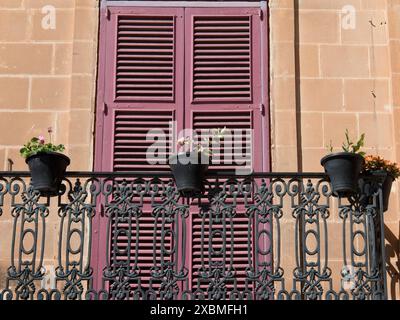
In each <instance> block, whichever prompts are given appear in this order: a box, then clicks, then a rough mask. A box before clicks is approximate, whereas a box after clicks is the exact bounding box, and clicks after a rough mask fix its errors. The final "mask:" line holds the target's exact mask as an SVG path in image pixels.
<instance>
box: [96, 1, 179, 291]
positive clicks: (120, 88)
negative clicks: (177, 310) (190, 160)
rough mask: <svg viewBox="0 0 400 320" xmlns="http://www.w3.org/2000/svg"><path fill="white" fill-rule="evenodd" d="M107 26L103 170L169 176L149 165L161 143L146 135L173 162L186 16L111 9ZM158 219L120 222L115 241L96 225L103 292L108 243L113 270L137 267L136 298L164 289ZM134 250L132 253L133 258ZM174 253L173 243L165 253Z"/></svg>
mask: <svg viewBox="0 0 400 320" xmlns="http://www.w3.org/2000/svg"><path fill="white" fill-rule="evenodd" d="M105 16H106V15H105ZM103 19H104V20H105V21H104V24H105V26H106V27H104V26H103V28H104V29H105V30H104V32H105V34H106V35H105V36H104V35H103V39H104V38H105V41H103V43H102V45H103V49H105V52H103V53H101V56H100V59H101V65H100V78H102V79H103V81H104V86H105V87H104V88H100V90H99V91H100V92H101V91H104V96H101V95H100V93H99V95H100V96H99V100H100V101H101V100H102V101H103V102H104V104H102V103H101V102H99V106H98V109H99V110H102V111H103V112H98V117H99V118H100V119H98V120H97V123H98V127H97V129H99V128H100V129H102V130H98V134H99V135H98V136H97V139H96V143H97V146H96V151H97V152H98V153H97V154H101V156H100V157H99V156H97V161H96V170H99V171H114V172H126V171H139V172H150V171H169V166H168V164H167V162H164V163H161V164H156V165H154V164H150V163H148V159H146V151H147V149H148V147H149V146H150V145H152V144H153V143H154V142H155V141H156V140H157V135H154V139H148V138H149V137H146V135H147V133H148V130H149V129H152V128H157V129H162V130H163V131H164V133H165V136H166V140H167V141H166V142H167V148H165V154H166V158H167V157H168V155H169V154H170V152H171V147H172V133H173V132H172V130H171V121H177V129H178V130H179V129H181V128H182V127H183V89H184V88H183V63H182V61H183V54H184V51H183V46H180V45H179V44H181V43H183V9H177V8H164V9H159V8H140V7H137V8H133V7H111V8H109V14H108V17H107V18H104V17H103ZM102 59H103V60H102ZM100 81H101V80H100ZM101 86H102V85H100V87H101ZM150 138H152V136H150ZM151 211H152V209H151V208H150V206H149V205H144V207H143V213H142V215H141V217H139V218H136V217H135V218H133V220H132V221H131V222H130V223H125V224H124V223H123V222H119V223H118V224H116V223H115V219H114V220H113V223H112V225H111V231H110V236H109V237H110V238H109V239H106V238H107V228H108V226H107V225H106V223H107V221H106V220H107V219H104V218H101V219H99V217H97V218H98V223H99V225H98V228H99V235H98V237H99V239H100V241H99V242H95V244H94V248H93V252H94V258H95V259H99V260H100V261H98V268H97V269H96V271H95V272H96V275H95V278H96V282H97V288H100V287H101V275H102V270H103V268H104V267H105V265H106V263H107V261H105V260H104V259H105V257H103V256H104V252H105V251H106V245H107V243H108V244H109V245H110V246H112V248H113V250H110V252H111V253H112V252H114V253H112V254H111V256H110V257H108V258H107V259H109V260H108V261H109V263H110V264H111V266H118V265H125V266H126V267H128V268H134V267H135V266H134V265H133V262H134V261H137V262H138V265H137V267H139V268H140V270H141V271H140V272H141V273H140V274H141V277H140V282H139V283H138V282H134V283H132V284H131V286H132V291H133V290H136V289H137V288H138V287H140V289H141V290H146V289H148V288H149V287H151V288H152V289H154V290H157V288H158V287H159V284H157V283H155V282H154V281H150V278H151V276H150V268H151V267H152V266H154V265H155V264H157V263H160V261H159V259H160V254H157V255H156V261H154V258H153V247H154V242H153V240H154V237H156V240H157V239H158V241H156V242H155V246H156V248H155V249H156V252H159V251H160V250H161V241H160V235H159V234H158V233H157V232H156V234H154V224H155V223H156V221H155V218H154V217H153V216H152V215H151ZM157 223H158V222H157ZM165 228H168V225H165ZM156 229H157V228H156ZM121 230H122V231H121ZM157 230H161V226H160V227H159V228H158V229H157ZM137 239H138V252H136V241H137ZM166 240H167V239H166ZM134 241H135V242H134ZM167 242H168V240H167ZM128 246H130V248H131V250H130V252H128V250H126V249H127V248H128ZM170 246H171V244H170V243H167V244H166V249H167V250H169V249H171V248H170ZM116 249H118V250H116ZM160 252H161V251H160Z"/></svg>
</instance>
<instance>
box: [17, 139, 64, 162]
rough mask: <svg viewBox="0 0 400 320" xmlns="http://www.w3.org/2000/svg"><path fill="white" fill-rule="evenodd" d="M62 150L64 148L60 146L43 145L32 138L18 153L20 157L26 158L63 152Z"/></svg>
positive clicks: (40, 141) (41, 141) (38, 140)
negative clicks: (46, 153)
mask: <svg viewBox="0 0 400 320" xmlns="http://www.w3.org/2000/svg"><path fill="white" fill-rule="evenodd" d="M64 150H65V147H64V145H62V144H59V145H54V144H52V143H44V140H40V139H39V138H37V137H33V138H32V139H31V141H29V142H28V143H27V144H25V145H24V146H23V147H22V148H21V149H20V150H19V152H20V154H21V156H22V157H24V158H28V157H30V156H32V155H34V154H37V153H40V152H63V151H64Z"/></svg>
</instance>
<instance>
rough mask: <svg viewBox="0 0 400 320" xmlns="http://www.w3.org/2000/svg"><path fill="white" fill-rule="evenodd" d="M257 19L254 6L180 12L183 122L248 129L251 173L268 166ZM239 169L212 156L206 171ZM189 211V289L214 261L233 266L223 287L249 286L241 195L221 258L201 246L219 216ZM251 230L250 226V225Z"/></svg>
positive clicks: (216, 226) (206, 242) (219, 224)
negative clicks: (182, 21) (183, 47)
mask: <svg viewBox="0 0 400 320" xmlns="http://www.w3.org/2000/svg"><path fill="white" fill-rule="evenodd" d="M261 17H262V15H261V14H260V11H259V9H248V8H212V9H211V8H190V9H186V10H185V32H186V33H185V41H186V52H185V57H186V59H187V61H188V64H186V66H185V67H186V69H185V77H186V79H187V81H186V82H185V88H186V94H185V126H186V127H190V128H193V129H194V130H196V131H199V130H201V129H212V128H223V127H227V128H228V129H243V130H245V129H252V130H253V131H252V134H251V139H252V145H251V150H249V151H250V157H251V160H252V169H253V171H255V172H260V171H263V170H268V168H269V166H268V154H267V153H266V150H265V149H266V148H265V146H266V145H268V141H266V140H265V137H266V136H267V135H266V134H265V130H266V129H267V127H266V122H267V121H266V119H265V118H264V114H265V111H264V107H263V102H264V99H265V97H263V94H264V92H263V91H262V90H261V85H262V82H263V80H265V83H264V85H266V79H265V78H264V79H263V78H262V77H263V76H265V73H264V72H263V71H262V70H264V68H263V66H262V63H263V62H265V61H262V60H261V59H262V57H263V56H265V55H266V51H262V50H263V48H262V45H261V44H262V39H261V33H262V28H263V22H262V21H261ZM263 98H264V99H263ZM234 147H235V149H234V152H238V151H241V150H242V149H243V147H244V145H234ZM213 151H214V153H215V152H219V150H213ZM238 167H240V166H238V165H236V164H228V163H224V162H222V163H215V161H214V160H213V161H212V165H211V166H210V171H219V172H221V171H222V172H223V171H230V172H232V171H233V170H234V169H237V168H238ZM229 201H230V200H229V199H227V202H229ZM191 210H192V214H191V222H190V224H191V229H192V239H191V241H192V246H191V245H189V248H190V250H191V254H190V255H189V256H190V257H191V260H190V261H188V263H190V265H191V284H192V288H193V290H196V289H199V288H201V289H202V290H204V291H205V290H206V288H207V286H208V284H209V283H207V281H205V282H203V283H202V282H201V281H202V280H201V277H200V275H199V270H204V268H206V269H207V268H210V267H211V265H212V264H215V263H218V262H219V263H221V262H224V263H225V267H226V270H228V269H229V268H230V266H231V265H232V266H233V268H234V269H235V271H236V275H235V279H234V280H232V281H231V282H230V281H228V282H227V283H226V286H227V289H228V291H231V290H238V291H241V292H243V291H244V290H251V286H252V284H251V283H248V282H247V281H246V268H247V267H248V266H249V264H248V255H249V254H250V255H251V258H252V259H254V254H255V253H254V239H253V237H254V233H253V232H254V230H253V229H251V234H252V236H251V239H250V241H251V245H250V250H249V246H248V242H249V239H248V232H247V231H248V228H249V224H248V223H249V221H248V217H247V216H246V215H245V208H244V206H243V205H240V199H239V206H238V207H237V211H236V214H235V216H234V217H232V218H229V219H227V221H228V220H229V221H228V222H227V226H226V229H225V237H226V255H225V256H218V255H215V256H206V257H204V252H203V253H202V250H203V251H204V250H206V251H207V247H208V245H209V239H210V237H212V233H213V232H214V231H217V230H221V229H222V228H223V222H221V221H220V222H218V221H217V220H218V219H215V221H210V219H212V218H210V217H207V216H204V213H203V214H201V213H200V212H199V211H198V210H199V209H198V208H196V206H193V207H192V209H191ZM222 219H224V218H222ZM202 228H204V230H205V233H204V238H202V235H201V229H202ZM250 228H253V225H252V224H250ZM217 232H219V231H217ZM222 241H223V240H222V237H221V238H220V239H219V240H218V239H214V238H212V241H211V243H212V244H213V245H215V246H216V248H221V247H222V245H223V244H222ZM217 251H218V250H217ZM249 251H250V252H249ZM231 254H232V256H231ZM202 255H203V259H202V258H201V256H202ZM206 255H207V252H206ZM231 257H232V259H231Z"/></svg>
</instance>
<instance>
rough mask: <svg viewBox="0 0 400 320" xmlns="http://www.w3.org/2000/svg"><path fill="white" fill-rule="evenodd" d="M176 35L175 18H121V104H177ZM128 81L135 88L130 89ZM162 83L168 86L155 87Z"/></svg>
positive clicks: (118, 78) (118, 61)
mask: <svg viewBox="0 0 400 320" xmlns="http://www.w3.org/2000/svg"><path fill="white" fill-rule="evenodd" d="M174 31H175V20H174V17H166V16H164V17H163V16H134V15H132V16H124V15H121V16H119V17H118V32H117V59H116V88H115V98H116V99H117V100H129V101H141V102H145V101H173V99H174V89H175V88H174V68H175V67H174V63H175V51H174V46H175V32H174ZM157 59H163V60H157ZM142 79H146V80H145V81H142ZM127 81H128V82H132V81H134V82H133V83H134V85H127ZM159 83H163V84H164V85H159V86H156V85H155V84H159ZM151 84H153V85H151Z"/></svg>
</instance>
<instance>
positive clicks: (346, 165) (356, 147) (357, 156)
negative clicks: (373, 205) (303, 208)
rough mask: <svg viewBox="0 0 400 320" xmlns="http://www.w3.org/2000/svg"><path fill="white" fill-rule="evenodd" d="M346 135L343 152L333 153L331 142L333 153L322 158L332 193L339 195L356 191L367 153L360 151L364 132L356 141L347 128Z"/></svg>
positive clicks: (343, 195)
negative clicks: (350, 136)
mask: <svg viewBox="0 0 400 320" xmlns="http://www.w3.org/2000/svg"><path fill="white" fill-rule="evenodd" d="M345 136H346V141H345V142H344V143H343V144H342V150H343V152H338V153H333V147H332V143H331V145H330V152H331V154H328V155H326V156H325V157H323V158H322V159H321V165H322V166H323V167H324V169H325V172H326V173H327V174H328V176H329V178H330V182H331V187H332V193H333V194H334V195H335V196H339V197H346V196H349V195H351V194H352V193H354V192H356V190H357V185H358V178H359V175H360V172H361V169H362V167H363V164H364V155H365V152H362V151H360V150H361V148H362V147H363V146H364V139H365V134H362V135H361V137H360V139H359V140H358V141H357V142H356V143H354V142H352V141H351V140H350V138H349V131H348V130H347V129H346V132H345Z"/></svg>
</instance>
